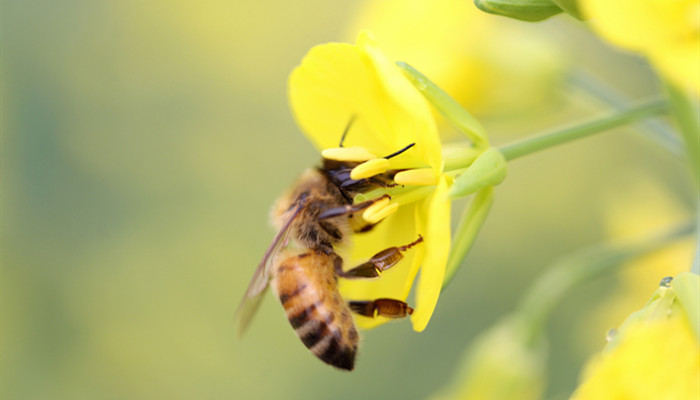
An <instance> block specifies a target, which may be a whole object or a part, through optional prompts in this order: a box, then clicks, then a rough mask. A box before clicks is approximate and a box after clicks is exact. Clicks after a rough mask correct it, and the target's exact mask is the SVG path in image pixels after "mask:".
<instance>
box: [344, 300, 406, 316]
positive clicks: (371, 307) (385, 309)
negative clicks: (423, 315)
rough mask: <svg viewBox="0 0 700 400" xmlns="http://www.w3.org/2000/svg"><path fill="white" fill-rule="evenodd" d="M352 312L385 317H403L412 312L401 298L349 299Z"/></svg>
mask: <svg viewBox="0 0 700 400" xmlns="http://www.w3.org/2000/svg"><path fill="white" fill-rule="evenodd" d="M348 305H349V306H350V310H352V311H353V312H355V313H357V314H360V315H363V316H365V317H370V318H374V317H377V316H380V317H387V318H403V317H406V316H408V315H410V314H412V313H413V309H412V308H411V307H409V306H408V304H406V303H405V302H403V301H401V300H394V299H376V300H374V301H349V302H348Z"/></svg>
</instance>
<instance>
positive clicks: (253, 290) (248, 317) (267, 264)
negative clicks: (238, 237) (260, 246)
mask: <svg viewBox="0 0 700 400" xmlns="http://www.w3.org/2000/svg"><path fill="white" fill-rule="evenodd" d="M304 200H305V198H304V197H302V198H300V200H299V201H298V202H297V205H296V207H295V208H294V211H292V213H291V214H290V216H289V218H288V219H287V221H286V222H285V223H284V225H283V226H282V229H280V231H279V232H277V235H275V238H274V239H272V243H271V244H270V247H268V248H267V251H265V255H264V256H263V259H262V261H260V264H258V268H257V269H256V270H255V273H254V274H253V279H251V281H250V284H249V285H248V289H247V290H246V292H245V295H244V296H243V300H242V301H241V304H240V305H239V306H238V309H237V310H236V315H235V316H234V321H235V322H236V324H237V325H238V336H239V337H240V336H243V333H244V332H245V330H246V328H248V325H249V324H250V321H252V319H253V316H254V315H255V312H256V311H257V310H258V307H259V306H260V303H261V302H262V299H263V298H264V295H265V291H266V289H267V284H268V283H269V281H270V270H271V267H272V261H273V260H274V258H275V255H276V254H277V253H278V252H279V251H280V249H281V248H282V247H283V246H284V245H285V243H286V242H287V236H288V235H289V230H290V227H291V226H292V221H294V219H295V218H296V217H297V216H298V215H299V211H301V209H302V207H303V206H304Z"/></svg>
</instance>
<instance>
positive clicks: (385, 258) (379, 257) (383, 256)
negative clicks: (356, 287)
mask: <svg viewBox="0 0 700 400" xmlns="http://www.w3.org/2000/svg"><path fill="white" fill-rule="evenodd" d="M422 241H423V237H422V236H420V235H418V239H416V240H415V241H413V242H411V243H409V244H407V245H405V246H399V247H389V248H388V249H386V250H382V251H380V252H379V253H377V254H375V255H373V256H372V258H370V259H369V261H367V262H365V263H362V264H360V265H358V266H357V267H355V268H352V269H350V270H348V271H343V270H342V267H341V268H337V267H336V274H337V275H338V276H340V277H341V278H376V277H378V276H379V272H380V271H386V270H387V269H389V268H391V267H393V266H394V265H396V264H397V263H398V262H399V260H401V259H402V258H403V254H401V253H402V252H404V251H406V250H408V249H410V248H411V247H413V246H415V245H417V244H418V243H420V242H422Z"/></svg>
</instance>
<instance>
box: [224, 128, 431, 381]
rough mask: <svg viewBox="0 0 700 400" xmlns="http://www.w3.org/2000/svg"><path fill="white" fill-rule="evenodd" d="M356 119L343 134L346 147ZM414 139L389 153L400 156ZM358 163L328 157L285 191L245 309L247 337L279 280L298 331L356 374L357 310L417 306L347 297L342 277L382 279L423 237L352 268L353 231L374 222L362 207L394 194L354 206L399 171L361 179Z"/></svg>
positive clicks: (393, 312)
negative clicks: (347, 247)
mask: <svg viewBox="0 0 700 400" xmlns="http://www.w3.org/2000/svg"><path fill="white" fill-rule="evenodd" d="M349 126H350V124H348V127H346V130H345V132H344V133H343V136H342V138H341V142H340V147H342V144H343V139H344V138H345V135H346V134H347V130H348V129H349ZM413 145H414V144H410V145H408V146H406V147H405V148H404V149H401V150H399V151H397V152H395V153H393V154H390V155H388V156H386V157H385V158H391V157H395V156H398V155H400V154H401V153H403V152H404V151H406V150H408V149H409V148H411V147H412V146H413ZM358 164H359V163H358V162H346V161H337V160H331V159H326V158H323V159H322V162H321V166H320V167H316V168H311V169H308V170H307V171H306V172H304V173H303V174H302V176H301V177H300V178H299V180H298V181H297V182H296V184H295V185H294V186H293V187H292V189H291V190H289V191H288V192H287V193H285V194H284V195H282V196H281V197H280V198H279V199H278V200H277V202H276V203H275V205H274V206H273V209H272V212H271V220H272V224H273V225H274V226H275V227H276V228H277V229H278V232H277V234H276V236H275V237H274V239H273V240H272V243H271V244H270V246H269V247H268V249H267V251H266V252H265V255H264V256H263V259H262V261H261V262H260V264H259V265H258V267H257V269H256V271H255V273H254V275H253V278H252V280H251V282H250V285H249V286H248V289H247V290H246V293H245V295H244V298H243V301H242V302H241V305H240V306H239V308H238V311H237V318H238V323H239V334H242V333H243V331H244V330H245V328H246V327H247V325H248V324H249V323H250V321H251V319H252V317H253V315H254V313H255V311H256V309H257V308H258V306H259V304H260V301H261V299H262V297H263V295H264V293H265V291H266V289H267V287H268V283H270V282H271V286H272V287H273V290H274V292H275V294H276V296H277V298H279V301H280V303H281V304H282V306H283V307H284V309H285V312H286V314H287V318H288V319H289V323H290V324H291V325H292V328H294V330H295V332H296V334H297V336H298V337H299V338H300V339H301V341H302V342H303V343H304V345H305V346H306V347H307V348H308V349H309V350H311V352H312V353H313V354H314V355H315V356H316V357H318V358H319V359H321V360H322V361H323V362H325V363H327V364H330V365H332V366H334V367H336V368H339V369H343V370H348V371H351V370H352V369H353V368H354V365H355V355H356V353H357V346H358V341H359V337H358V333H357V329H356V328H355V324H354V322H353V319H352V315H351V312H354V313H357V314H359V315H363V316H366V317H371V318H374V317H376V316H384V317H389V318H403V317H406V316H408V315H409V314H411V313H412V312H413V309H412V308H411V307H409V306H408V304H406V303H405V302H403V301H400V300H395V299H386V298H382V299H367V300H364V301H357V300H354V301H345V300H344V299H343V297H342V296H341V294H340V292H339V291H338V286H337V280H338V278H339V277H340V278H348V279H357V278H375V277H378V276H379V273H380V272H382V271H386V270H387V269H389V268H391V267H393V266H395V265H396V264H397V263H398V262H399V260H401V258H403V254H402V253H404V252H405V251H407V250H408V249H409V248H411V247H413V246H414V245H417V244H418V243H420V242H422V241H423V238H422V237H421V236H420V235H419V236H418V239H416V240H415V241H414V242H412V243H408V244H405V245H402V246H397V247H390V248H388V249H385V250H382V251H380V252H379V253H377V254H375V255H374V256H372V257H371V258H370V259H369V260H368V261H366V262H364V263H362V264H360V265H359V266H356V267H354V268H351V269H349V270H345V269H344V268H343V259H342V257H341V256H340V255H338V253H337V252H336V250H337V249H338V248H339V247H340V246H342V245H343V244H344V243H346V242H347V241H348V239H349V238H350V237H351V235H353V234H361V233H364V232H368V231H370V230H371V229H372V227H373V226H374V225H373V224H370V223H368V222H366V221H365V220H364V219H363V218H362V216H361V212H362V211H364V210H366V209H367V208H368V207H369V206H371V205H372V204H374V203H375V202H377V201H379V200H381V199H383V198H386V197H388V195H384V196H381V197H379V198H377V199H372V200H368V201H365V202H361V203H358V204H353V199H354V197H355V195H357V194H358V193H365V192H367V191H369V190H371V189H374V188H377V187H391V186H395V185H396V184H395V183H393V180H392V179H393V176H394V175H395V174H396V172H397V171H391V172H387V173H384V174H381V175H377V176H374V177H371V178H367V179H359V180H353V179H351V178H350V171H351V170H352V169H353V168H354V167H355V166H357V165H358Z"/></svg>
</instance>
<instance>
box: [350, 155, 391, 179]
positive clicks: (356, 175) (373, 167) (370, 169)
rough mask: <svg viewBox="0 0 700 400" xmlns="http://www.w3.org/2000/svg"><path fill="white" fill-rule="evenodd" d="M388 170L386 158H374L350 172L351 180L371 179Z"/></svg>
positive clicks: (388, 165)
mask: <svg viewBox="0 0 700 400" xmlns="http://www.w3.org/2000/svg"><path fill="white" fill-rule="evenodd" d="M389 168H390V164H389V160H387V159H386V158H375V159H373V160H369V161H365V162H363V163H362V164H360V165H358V166H357V167H355V168H353V169H352V171H351V172H350V178H351V179H356V180H357V179H365V178H371V177H373V176H375V175H379V174H383V173H384V172H386V171H387V170H388V169H389Z"/></svg>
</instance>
